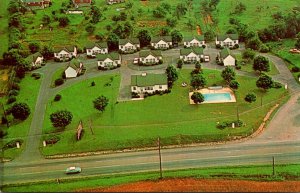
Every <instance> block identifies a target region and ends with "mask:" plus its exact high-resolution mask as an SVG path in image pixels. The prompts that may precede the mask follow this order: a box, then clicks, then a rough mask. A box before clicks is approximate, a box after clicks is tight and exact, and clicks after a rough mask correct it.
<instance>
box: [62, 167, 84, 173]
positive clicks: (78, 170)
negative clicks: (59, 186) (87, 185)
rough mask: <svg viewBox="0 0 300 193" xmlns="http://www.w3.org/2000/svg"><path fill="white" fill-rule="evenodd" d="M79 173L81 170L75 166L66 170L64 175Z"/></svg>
mask: <svg viewBox="0 0 300 193" xmlns="http://www.w3.org/2000/svg"><path fill="white" fill-rule="evenodd" d="M80 172H81V168H80V167H75V166H72V167H68V168H67V169H66V172H65V173H66V174H77V173H80Z"/></svg>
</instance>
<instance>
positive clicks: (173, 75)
mask: <svg viewBox="0 0 300 193" xmlns="http://www.w3.org/2000/svg"><path fill="white" fill-rule="evenodd" d="M166 74H167V76H168V81H171V82H174V81H176V80H177V79H178V72H177V70H176V68H175V66H173V65H172V64H169V65H168V67H167V69H166Z"/></svg>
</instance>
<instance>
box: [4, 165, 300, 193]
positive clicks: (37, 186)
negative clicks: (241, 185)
mask: <svg viewBox="0 0 300 193" xmlns="http://www.w3.org/2000/svg"><path fill="white" fill-rule="evenodd" d="M299 167H300V165H299V164H289V165H276V175H275V176H272V166H271V165H252V166H237V167H212V168H196V169H186V170H168V171H163V177H164V178H165V179H168V178H174V177H175V178H187V177H192V178H195V179H203V178H206V179H224V178H226V179H232V180H234V179H242V180H256V181H281V180H285V179H286V180H288V179H293V180H300V178H299V175H300V173H299ZM147 180H151V181H156V180H159V173H158V172H144V173H135V174H126V175H111V176H95V177H86V178H77V179H69V180H61V182H60V183H59V184H57V182H56V181H54V180H53V181H48V182H41V183H28V184H21V185H9V186H5V187H4V188H3V191H5V192H28V191H30V192H44V191H51V192H74V191H80V190H83V189H87V188H100V187H102V188H105V187H110V186H115V185H121V184H127V183H133V182H138V181H147ZM49 187H51V190H50V189H49Z"/></svg>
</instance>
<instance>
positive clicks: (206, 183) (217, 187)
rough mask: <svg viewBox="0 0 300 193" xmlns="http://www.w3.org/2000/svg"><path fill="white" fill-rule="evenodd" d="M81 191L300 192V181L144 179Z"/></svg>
mask: <svg viewBox="0 0 300 193" xmlns="http://www.w3.org/2000/svg"><path fill="white" fill-rule="evenodd" d="M79 191H81V192H187V191H188V192H300V181H284V182H258V181H246V180H206V179H192V178H184V179H166V180H159V181H142V182H136V183H130V184H124V185H118V186H113V187H109V188H95V189H85V190H79Z"/></svg>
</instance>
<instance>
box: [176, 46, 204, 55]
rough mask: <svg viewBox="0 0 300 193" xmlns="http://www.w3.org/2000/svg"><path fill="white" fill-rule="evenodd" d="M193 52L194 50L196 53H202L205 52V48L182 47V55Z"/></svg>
mask: <svg viewBox="0 0 300 193" xmlns="http://www.w3.org/2000/svg"><path fill="white" fill-rule="evenodd" d="M192 52H194V53H195V54H196V55H202V54H203V48H199V47H192V48H183V49H180V55H181V56H187V55H189V54H190V53H192Z"/></svg>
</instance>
